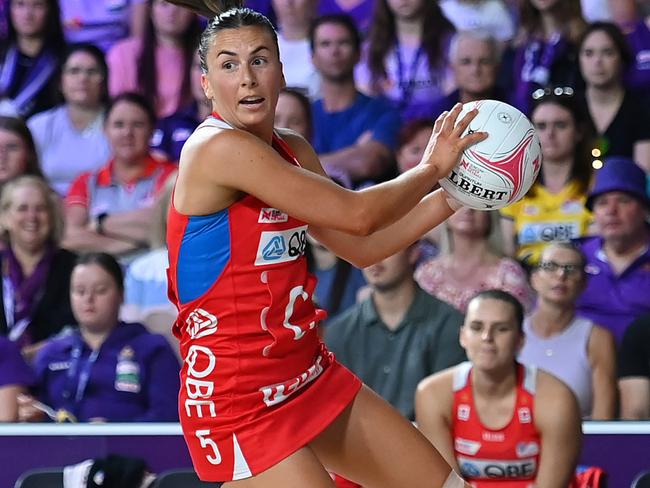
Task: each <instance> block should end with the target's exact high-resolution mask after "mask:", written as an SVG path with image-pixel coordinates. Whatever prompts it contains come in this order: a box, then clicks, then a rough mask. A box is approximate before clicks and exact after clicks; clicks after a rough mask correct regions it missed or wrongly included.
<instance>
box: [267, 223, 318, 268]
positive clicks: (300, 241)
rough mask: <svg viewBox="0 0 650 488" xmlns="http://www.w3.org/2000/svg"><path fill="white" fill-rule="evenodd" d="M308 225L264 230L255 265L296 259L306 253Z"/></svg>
mask: <svg viewBox="0 0 650 488" xmlns="http://www.w3.org/2000/svg"><path fill="white" fill-rule="evenodd" d="M306 245H307V226H306V225H303V226H301V227H295V228H293V229H288V230H283V231H278V232H262V234H261V235H260V243H259V245H258V246H257V256H256V258H255V266H266V265H269V264H276V263H286V262H288V261H295V260H296V259H298V258H299V257H300V256H302V255H303V254H304V253H305V246H306Z"/></svg>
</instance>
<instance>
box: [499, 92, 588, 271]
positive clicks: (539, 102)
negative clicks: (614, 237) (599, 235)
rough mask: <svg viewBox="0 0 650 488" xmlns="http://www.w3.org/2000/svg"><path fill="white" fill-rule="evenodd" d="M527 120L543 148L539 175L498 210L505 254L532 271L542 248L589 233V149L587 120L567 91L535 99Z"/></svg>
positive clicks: (571, 94)
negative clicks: (526, 189) (512, 201)
mask: <svg viewBox="0 0 650 488" xmlns="http://www.w3.org/2000/svg"><path fill="white" fill-rule="evenodd" d="M531 120H532V122H533V125H534V126H535V128H536V129H537V134H538V135H539V139H540V143H541V145H542V155H543V159H542V170H541V171H540V173H539V176H538V179H537V181H536V182H535V184H534V185H533V187H532V188H531V189H530V191H529V192H528V194H527V195H526V196H525V197H524V198H523V199H522V200H520V201H518V202H517V203H515V204H513V205H510V206H508V207H506V208H504V209H503V210H501V216H502V217H503V218H502V222H501V224H502V229H503V235H504V249H505V251H506V253H507V254H510V255H513V256H516V257H517V258H518V259H519V260H520V261H522V262H523V263H524V264H526V265H535V264H536V263H537V262H538V260H539V254H540V252H541V250H542V249H543V248H544V246H545V245H546V244H548V243H549V242H552V241H566V240H569V239H572V238H575V237H580V236H583V235H585V234H586V233H587V230H588V228H589V225H590V223H591V215H590V213H589V212H588V211H587V210H586V208H585V201H586V198H587V195H586V192H587V189H588V187H589V183H590V181H591V174H592V166H591V163H592V159H593V158H592V156H591V150H592V148H593V145H592V142H591V137H590V130H589V126H588V123H587V116H586V114H585V113H584V110H581V106H580V105H579V103H578V101H577V100H576V99H575V97H574V96H573V89H572V88H570V87H565V88H561V87H556V88H554V89H546V90H544V89H539V90H537V91H535V92H534V93H533V110H532V113H531Z"/></svg>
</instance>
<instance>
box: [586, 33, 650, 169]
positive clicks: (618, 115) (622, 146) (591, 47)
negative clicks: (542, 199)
mask: <svg viewBox="0 0 650 488" xmlns="http://www.w3.org/2000/svg"><path fill="white" fill-rule="evenodd" d="M632 62H633V58H632V54H631V53H630V49H629V46H628V43H627V40H626V38H625V36H624V35H623V33H622V32H621V30H620V29H619V28H618V27H617V26H616V25H614V24H610V23H607V22H596V23H594V24H591V25H590V26H589V27H588V28H587V30H586V32H585V34H584V35H583V37H582V40H581V42H580V73H581V74H582V77H583V79H584V81H585V96H584V103H585V105H586V107H587V109H588V114H589V117H590V122H591V123H592V124H593V127H594V129H595V132H596V133H597V134H598V147H597V149H598V151H599V153H598V155H599V156H601V157H603V158H604V157H608V156H625V157H628V158H632V159H634V161H635V162H636V163H637V164H638V165H639V166H641V167H642V168H643V169H644V170H645V171H646V173H648V172H650V101H649V100H648V99H647V97H644V96H642V94H641V93H637V92H633V91H631V90H630V89H628V88H627V87H626V86H625V85H624V82H623V77H624V75H625V73H626V71H627V69H628V68H629V67H630V66H631V65H632Z"/></svg>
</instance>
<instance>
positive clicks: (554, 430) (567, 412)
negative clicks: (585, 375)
mask: <svg viewBox="0 0 650 488" xmlns="http://www.w3.org/2000/svg"><path fill="white" fill-rule="evenodd" d="M535 425H536V426H537V428H538V429H539V432H540V436H541V438H542V452H541V456H540V463H539V470H538V472H537V478H536V480H535V488H566V487H567V486H569V483H570V481H571V479H572V478H573V476H574V473H575V469H576V464H577V462H578V455H579V453H580V445H581V441H582V429H581V419H580V411H579V408H578V402H577V400H576V398H575V396H574V394H573V392H572V391H571V390H570V389H569V388H568V387H567V386H566V385H565V384H564V383H562V382H561V381H560V380H558V379H557V378H555V377H553V376H551V375H549V374H545V373H543V372H539V373H538V381H537V393H536V394H535Z"/></svg>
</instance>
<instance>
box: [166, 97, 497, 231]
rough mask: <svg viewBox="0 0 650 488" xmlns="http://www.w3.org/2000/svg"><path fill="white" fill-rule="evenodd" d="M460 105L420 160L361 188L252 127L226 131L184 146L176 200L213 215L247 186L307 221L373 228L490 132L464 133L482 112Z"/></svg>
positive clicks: (410, 203)
mask: <svg viewBox="0 0 650 488" xmlns="http://www.w3.org/2000/svg"><path fill="white" fill-rule="evenodd" d="M460 111H461V106H460V105H458V106H457V107H455V109H454V110H453V111H452V112H451V113H450V114H447V116H446V117H445V118H444V119H439V120H438V121H437V129H438V130H437V131H436V132H435V136H433V137H432V139H431V141H430V144H429V146H428V147H427V151H426V152H425V157H424V158H423V161H422V163H421V164H420V165H418V166H417V167H416V168H414V169H413V170H411V171H408V172H407V173H405V174H403V175H401V176H399V177H398V178H396V179H394V180H391V181H389V182H386V183H382V184H380V185H376V186H374V187H371V188H368V189H366V190H363V191H358V192H354V191H350V190H346V189H344V188H342V187H340V186H339V185H337V184H335V183H334V182H332V181H330V180H329V179H328V178H326V177H323V176H322V175H319V174H315V173H314V172H313V171H309V170H307V169H302V168H299V167H296V166H294V165H290V164H287V163H286V161H285V160H284V159H282V158H281V157H280V156H279V155H278V154H277V153H276V152H275V151H274V150H272V149H271V148H270V147H269V146H268V145H267V144H265V143H264V142H263V141H261V140H260V139H258V138H257V137H255V136H254V135H252V134H249V133H246V132H243V131H238V130H225V131H221V132H219V133H218V134H217V135H214V136H211V137H209V138H206V139H204V140H203V141H199V143H195V144H190V145H188V147H186V148H185V149H184V152H183V155H182V156H181V167H180V171H179V178H178V182H177V186H176V192H175V196H174V204H175V206H176V208H177V209H178V210H179V211H180V212H182V213H186V214H194V215H200V214H207V213H212V212H215V211H217V210H221V209H223V208H225V207H227V206H228V205H230V204H232V203H233V202H235V201H236V200H237V199H238V198H240V196H241V194H242V193H246V194H250V195H253V196H255V197H257V198H259V199H260V200H262V201H264V202H265V203H266V204H268V205H270V206H272V207H274V208H277V209H279V210H282V211H283V212H286V213H288V214H289V215H292V216H293V217H295V218H298V219H300V220H303V221H305V222H307V223H308V224H311V225H314V226H317V227H323V228H331V229H336V230H338V231H341V232H345V233H348V234H353V235H368V234H371V233H373V232H375V231H377V230H378V229H381V228H383V227H385V226H387V225H389V224H390V223H392V222H395V221H396V220H397V219H399V218H400V217H402V216H403V215H405V214H406V213H407V212H408V211H409V210H410V209H412V208H413V207H414V206H415V205H416V204H417V203H418V202H419V201H420V200H421V199H422V197H423V196H424V195H425V194H427V193H428V192H429V191H430V190H431V188H432V187H433V185H434V184H435V183H436V182H437V181H438V179H440V178H442V177H444V176H446V175H447V174H448V173H449V172H450V171H451V169H452V168H453V167H454V166H455V165H456V163H457V161H458V159H459V157H460V154H461V153H462V151H463V150H464V149H465V148H466V147H468V146H470V145H472V144H474V143H476V142H479V141H481V140H483V139H484V138H485V135H484V134H483V133H475V134H471V135H466V136H464V137H461V135H462V133H463V131H464V129H465V128H466V127H467V126H468V125H469V123H470V121H471V120H472V119H473V118H474V116H475V115H476V112H471V113H470V114H468V115H467V116H465V117H464V118H463V119H462V120H461V121H459V122H458V124H456V125H455V121H456V118H457V117H458V114H459V113H460Z"/></svg>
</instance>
